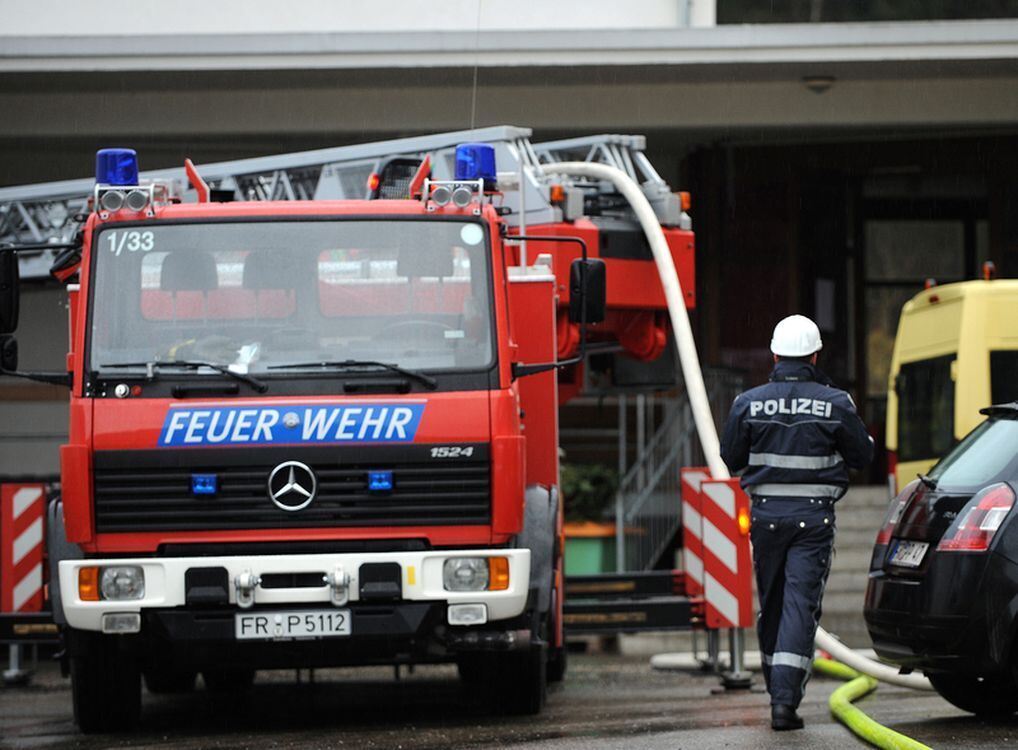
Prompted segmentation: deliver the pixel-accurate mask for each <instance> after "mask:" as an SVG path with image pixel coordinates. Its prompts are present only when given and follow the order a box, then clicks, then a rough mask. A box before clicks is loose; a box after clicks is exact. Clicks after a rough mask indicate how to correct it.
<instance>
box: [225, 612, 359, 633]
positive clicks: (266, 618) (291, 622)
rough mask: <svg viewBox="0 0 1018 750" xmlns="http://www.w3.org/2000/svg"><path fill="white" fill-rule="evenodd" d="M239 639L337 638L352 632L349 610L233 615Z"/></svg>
mask: <svg viewBox="0 0 1018 750" xmlns="http://www.w3.org/2000/svg"><path fill="white" fill-rule="evenodd" d="M233 624H234V631H235V634H236V636H237V640H238V641H246V640H287V639H291V638H338V637H341V636H348V635H350V610H348V609H307V610H287V611H284V612H244V613H240V614H236V615H234V619H233Z"/></svg>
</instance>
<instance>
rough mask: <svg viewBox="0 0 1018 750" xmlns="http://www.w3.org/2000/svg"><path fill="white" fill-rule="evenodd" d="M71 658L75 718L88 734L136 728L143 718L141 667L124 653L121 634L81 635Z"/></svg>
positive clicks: (82, 729) (130, 656) (129, 655)
mask: <svg viewBox="0 0 1018 750" xmlns="http://www.w3.org/2000/svg"><path fill="white" fill-rule="evenodd" d="M79 637H80V639H81V641H80V646H79V648H78V649H77V653H76V654H75V655H74V656H72V657H71V659H70V662H71V699H72V703H73V705H74V721H75V723H76V724H77V725H78V727H79V728H80V729H81V731H82V732H84V733H85V734H93V733H97V732H103V733H106V732H123V731H126V730H130V729H134V728H135V727H136V726H137V725H138V720H139V719H140V718H141V670H140V669H139V668H138V662H137V660H136V659H135V658H134V657H133V656H132V655H131V654H126V653H123V651H122V649H121V648H120V647H119V646H120V644H119V643H118V642H117V640H116V639H117V638H119V637H120V636H115V635H113V636H110V635H100V634H98V633H95V634H92V633H88V634H84V635H83V636H79Z"/></svg>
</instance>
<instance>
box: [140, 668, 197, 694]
mask: <svg viewBox="0 0 1018 750" xmlns="http://www.w3.org/2000/svg"><path fill="white" fill-rule="evenodd" d="M143 674H144V676H145V687H147V688H148V691H149V692H150V693H153V694H154V695H168V694H172V693H190V692H191V691H192V690H194V682H195V680H196V679H197V678H198V673H197V672H195V671H193V670H189V671H184V672H179V671H175V670H172V669H167V668H153V669H146V670H145V671H144V673H143Z"/></svg>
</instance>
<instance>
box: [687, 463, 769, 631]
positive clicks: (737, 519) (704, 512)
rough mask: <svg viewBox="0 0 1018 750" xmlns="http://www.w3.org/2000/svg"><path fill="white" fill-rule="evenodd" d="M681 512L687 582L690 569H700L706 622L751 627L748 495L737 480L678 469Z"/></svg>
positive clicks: (691, 573) (692, 574)
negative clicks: (714, 477)
mask: <svg viewBox="0 0 1018 750" xmlns="http://www.w3.org/2000/svg"><path fill="white" fill-rule="evenodd" d="M682 516H683V518H682V526H683V531H684V534H683V549H684V550H686V551H688V555H687V556H686V557H685V558H684V560H685V561H686V573H687V586H688V584H689V583H694V584H695V583H696V582H697V581H696V575H695V572H694V571H697V570H699V572H700V581H699V584H700V588H701V591H702V595H703V600H704V605H705V610H706V625H707V627H708V628H748V627H751V626H752V625H753V624H754V618H753V557H752V554H751V552H750V544H749V523H750V515H749V497H748V496H747V495H746V493H745V492H743V490H742V488H741V487H740V486H739V480H738V479H711V478H710V476H709V475H708V474H707V472H706V469H683V470H682ZM684 554H686V552H684ZM690 561H692V565H690ZM690 593H691V594H693V595H698V594H699V593H700V591H696V590H695V589H693V590H691V591H690Z"/></svg>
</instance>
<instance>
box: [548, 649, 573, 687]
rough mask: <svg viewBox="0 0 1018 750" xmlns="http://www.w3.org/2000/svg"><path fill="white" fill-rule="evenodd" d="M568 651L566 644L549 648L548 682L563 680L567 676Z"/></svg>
mask: <svg viewBox="0 0 1018 750" xmlns="http://www.w3.org/2000/svg"><path fill="white" fill-rule="evenodd" d="M568 653H569V652H568V651H566V647H565V646H559V647H558V648H549V649H548V682H562V680H564V679H565V678H566V667H567V666H568V664H569V660H568V658H567V656H568Z"/></svg>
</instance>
